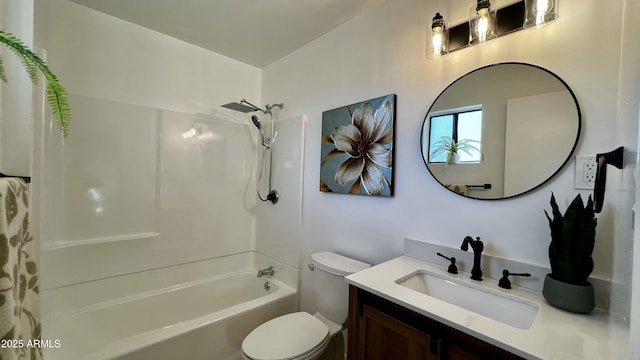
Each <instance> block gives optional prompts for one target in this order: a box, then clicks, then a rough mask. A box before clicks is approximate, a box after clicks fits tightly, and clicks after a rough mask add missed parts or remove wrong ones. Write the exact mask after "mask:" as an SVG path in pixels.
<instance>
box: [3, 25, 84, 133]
mask: <svg viewBox="0 0 640 360" xmlns="http://www.w3.org/2000/svg"><path fill="white" fill-rule="evenodd" d="M0 43H3V44H5V45H6V46H7V47H8V48H9V49H10V50H11V51H12V52H13V53H14V54H15V55H16V56H17V57H18V59H20V62H21V63H22V65H23V66H24V68H25V70H26V71H27V75H28V76H29V78H30V79H31V81H32V82H33V83H34V84H35V83H36V81H37V79H38V71H40V72H41V73H42V75H44V78H45V79H46V80H47V101H48V103H49V106H51V110H52V111H53V115H54V117H55V118H56V122H57V124H58V128H59V129H60V132H62V135H63V136H65V137H66V136H67V135H68V134H69V118H70V116H71V109H70V107H69V99H68V95H67V91H66V90H65V89H64V88H63V87H62V85H60V82H59V81H58V78H57V77H56V76H55V75H54V74H53V73H52V72H51V71H50V70H49V68H48V67H47V64H46V63H45V62H44V61H43V60H42V59H40V58H39V57H38V56H37V55H36V54H35V53H33V51H31V50H29V49H28V48H27V47H26V46H25V45H24V43H23V42H22V41H21V40H20V39H18V38H17V37H16V36H15V35H13V34H11V33H9V32H6V31H4V30H0ZM0 79H2V81H3V82H5V83H6V82H7V77H6V74H5V70H4V64H3V62H2V58H1V57H0Z"/></svg>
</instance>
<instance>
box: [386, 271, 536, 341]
mask: <svg viewBox="0 0 640 360" xmlns="http://www.w3.org/2000/svg"><path fill="white" fill-rule="evenodd" d="M396 283H397V284H398V285H401V286H404V287H406V288H409V289H412V290H415V291H418V292H421V293H423V294H425V295H428V296H431V297H434V298H437V299H440V300H442V301H445V302H447V303H450V304H452V305H456V306H459V307H461V308H464V309H466V310H469V311H472V312H474V313H477V314H480V315H483V316H486V317H488V318H491V319H494V320H497V321H500V322H502V323H504V324H507V325H511V326H513V327H516V328H519V329H529V328H530V327H531V325H532V324H533V321H534V320H535V318H536V315H537V314H538V310H539V306H538V304H536V303H535V302H532V301H530V300H527V299H523V298H520V297H517V296H513V295H511V294H506V293H502V292H501V291H497V290H493V289H488V288H483V287H480V286H475V285H474V284H471V283H467V282H465V281H463V280H461V279H457V278H455V277H449V276H443V275H440V274H436V273H432V272H430V271H426V270H418V271H415V272H413V273H411V274H409V275H407V276H404V277H402V278H400V279H398V280H396Z"/></svg>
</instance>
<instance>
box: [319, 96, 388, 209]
mask: <svg viewBox="0 0 640 360" xmlns="http://www.w3.org/2000/svg"><path fill="white" fill-rule="evenodd" d="M395 99H396V96H395V94H391V95H387V96H382V97H379V98H375V99H371V100H367V101H363V102H360V103H356V104H352V105H348V106H343V107H340V108H337V109H333V110H328V111H325V112H323V113H322V149H321V156H322V159H321V164H320V191H324V192H338V193H347V194H358V195H375V196H392V195H393V142H394V141H393V129H394V120H395V102H396V101H395Z"/></svg>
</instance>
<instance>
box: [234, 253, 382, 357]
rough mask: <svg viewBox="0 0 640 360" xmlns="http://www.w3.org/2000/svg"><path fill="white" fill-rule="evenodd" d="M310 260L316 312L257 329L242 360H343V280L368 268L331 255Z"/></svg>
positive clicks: (245, 344) (345, 295) (297, 314)
mask: <svg viewBox="0 0 640 360" xmlns="http://www.w3.org/2000/svg"><path fill="white" fill-rule="evenodd" d="M311 259H312V265H311V266H310V268H311V269H312V270H314V271H313V275H312V282H313V289H314V292H315V293H316V299H317V307H318V312H317V313H315V314H314V315H311V314H309V313H307V312H295V313H291V314H286V315H282V316H280V317H277V318H275V319H272V320H269V321H267V322H265V323H264V324H262V325H260V326H258V327H257V328H255V329H254V330H253V331H252V332H251V333H249V335H247V337H246V338H245V339H244V341H243V342H242V356H243V358H244V359H245V360H316V359H323V360H324V359H327V360H329V359H331V360H333V359H336V360H337V359H341V360H342V359H344V338H343V336H342V330H343V329H344V324H345V322H346V319H347V312H348V298H349V295H348V285H347V283H346V282H345V281H344V276H346V275H349V274H352V273H354V272H356V271H360V270H363V269H365V268H367V267H369V266H370V265H369V264H365V263H363V262H360V261H357V260H353V259H350V258H347V257H345V256H342V255H338V254H335V253H331V252H324V253H317V254H312V255H311ZM328 349H330V351H328Z"/></svg>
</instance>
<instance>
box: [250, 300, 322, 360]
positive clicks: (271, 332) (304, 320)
mask: <svg viewBox="0 0 640 360" xmlns="http://www.w3.org/2000/svg"><path fill="white" fill-rule="evenodd" d="M329 340H330V335H329V328H328V327H327V326H326V325H325V324H324V323H322V321H320V320H318V319H317V318H316V317H314V316H313V315H311V314H309V313H306V312H295V313H291V314H286V315H283V316H280V317H277V318H275V319H272V320H269V321H267V322H266V323H264V324H262V325H260V326H258V327H257V328H255V329H254V330H253V331H252V332H251V333H250V334H249V335H247V337H246V338H245V339H244V341H243V342H242V352H243V353H244V355H245V357H247V358H249V359H253V360H276V359H277V360H294V359H295V360H301V359H308V358H311V357H312V356H314V355H317V354H320V353H322V352H323V351H324V350H325V348H326V347H327V345H328V344H329Z"/></svg>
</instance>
